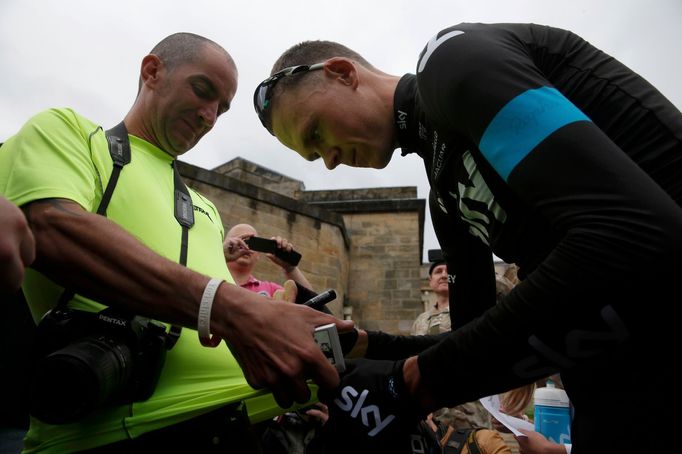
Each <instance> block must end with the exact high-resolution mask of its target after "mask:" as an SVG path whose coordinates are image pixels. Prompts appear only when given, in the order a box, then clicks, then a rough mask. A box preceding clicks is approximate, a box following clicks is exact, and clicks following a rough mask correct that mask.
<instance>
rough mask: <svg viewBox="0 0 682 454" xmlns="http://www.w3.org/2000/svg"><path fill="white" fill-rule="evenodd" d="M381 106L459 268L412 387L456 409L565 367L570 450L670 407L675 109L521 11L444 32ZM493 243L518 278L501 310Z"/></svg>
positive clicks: (678, 194) (680, 156) (677, 164)
mask: <svg viewBox="0 0 682 454" xmlns="http://www.w3.org/2000/svg"><path fill="white" fill-rule="evenodd" d="M634 32H637V33H640V32H643V31H642V30H633V33H634ZM633 39H636V37H634V36H633ZM394 101H395V106H394V109H395V113H394V114H395V124H396V128H397V131H398V138H399V142H400V146H401V148H402V150H403V154H407V153H412V152H415V153H418V154H419V155H420V156H421V157H422V158H423V160H424V163H425V167H426V171H427V175H428V178H429V182H430V186H431V195H430V203H431V213H432V218H433V222H434V227H435V229H436V234H437V236H438V239H439V242H440V243H441V247H442V248H443V250H444V254H445V257H446V261H447V265H448V270H449V272H450V273H451V274H453V275H455V276H456V280H455V283H454V284H453V285H452V286H451V289H450V290H451V291H450V304H451V309H450V310H451V316H452V318H453V332H452V333H450V335H449V336H447V338H446V339H445V340H444V341H442V342H439V343H438V344H436V345H434V346H432V347H430V348H428V349H426V350H425V351H423V352H422V353H421V354H420V355H419V366H420V371H421V375H422V380H423V382H424V383H426V384H427V385H428V386H429V387H430V389H432V390H437V391H434V392H435V393H436V394H438V395H439V396H440V399H441V402H439V403H448V404H456V403H461V402H465V401H469V400H472V399H474V398H478V397H482V396H484V395H489V394H492V393H495V392H499V391H502V390H506V389H509V388H511V387H513V386H516V385H521V384H524V383H528V382H531V381H533V380H535V379H538V378H541V377H544V376H547V375H549V374H550V373H553V372H556V371H560V372H561V374H562V378H563V381H564V383H565V385H566V388H567V391H568V392H569V396H570V398H571V400H572V403H573V404H574V406H575V409H576V412H575V419H574V426H573V430H574V433H573V437H574V443H575V444H574V448H577V449H578V451H576V452H580V449H584V450H585V451H586V452H593V451H595V452H596V448H597V447H608V448H609V451H608V452H621V451H618V449H620V448H619V445H618V443H616V444H613V443H614V442H615V440H614V438H615V437H616V434H619V436H620V437H621V438H624V437H623V434H624V433H627V431H628V430H636V429H638V428H640V427H641V426H640V425H639V424H640V422H641V418H642V413H643V412H647V413H648V414H654V413H655V414H656V416H655V418H662V417H663V416H662V415H663V414H666V413H665V412H666V411H667V410H666V409H667V407H664V405H673V406H677V405H679V403H680V398H679V397H674V402H671V401H670V398H669V396H668V400H667V402H666V403H665V404H664V403H662V402H661V401H660V400H659V399H660V398H662V394H661V393H662V392H663V391H662V390H664V389H666V385H665V381H666V380H671V381H672V379H673V376H672V367H671V365H670V360H672V359H673V358H676V357H679V353H678V352H677V350H678V348H677V347H679V346H680V345H681V343H680V342H679V340H677V338H676V336H675V334H674V333H675V331H674V327H675V326H674V324H673V318H672V317H671V314H670V311H671V306H672V305H674V304H677V302H678V301H679V298H675V300H674V301H673V300H671V299H670V297H668V296H667V294H668V293H669V292H672V291H674V289H675V284H676V282H675V279H676V276H677V275H678V274H679V268H680V266H679V263H680V258H681V257H682V209H680V204H681V202H682V114H680V112H679V110H677V109H676V108H675V107H674V106H673V105H672V104H671V103H670V102H669V101H668V100H667V99H666V98H665V97H664V96H663V95H662V94H661V93H659V92H658V91H657V90H656V89H655V88H654V87H652V86H651V85H650V84H649V83H647V82H646V81H645V80H644V79H643V78H641V77H640V76H638V75H637V74H635V73H634V72H632V71H631V70H630V69H628V68H627V67H625V66H624V65H623V64H621V63H619V62H618V61H617V60H615V59H614V58H612V57H610V56H609V55H607V54H605V53H603V52H602V51H600V50H598V49H596V48H595V47H593V46H592V45H590V44H589V43H588V42H586V41H584V40H583V39H581V38H580V37H578V36H576V35H575V34H573V33H571V32H568V31H565V30H560V29H556V28H551V27H546V26H539V25H532V24H459V25H456V26H454V27H451V28H448V29H445V30H443V31H441V32H440V33H438V34H437V35H436V36H435V37H434V38H433V39H432V40H431V41H430V42H429V43H428V44H427V46H426V48H425V49H424V51H423V52H422V54H421V56H420V59H419V61H418V65H417V71H416V75H411V74H408V75H405V76H404V77H403V78H402V79H401V80H400V82H399V84H398V87H397V89H396V93H395V99H394ZM491 253H494V254H495V255H497V256H498V257H500V258H502V259H503V260H505V261H506V262H509V263H516V264H517V265H519V267H520V275H521V277H522V282H521V283H520V284H519V285H518V286H516V287H515V288H514V290H513V291H512V292H511V294H510V295H509V296H508V297H507V298H506V299H505V301H504V302H503V303H501V304H497V305H494V274H493V272H494V271H493V263H492V254H491ZM671 328H673V329H671ZM621 393H624V394H621ZM605 408H608V409H609V412H610V415H611V416H610V419H609V421H605V419H606V418H604V420H602V419H600V413H599V412H600V409H602V410H603V409H605ZM633 411H634V414H633ZM614 412H615V413H617V414H618V415H617V416H616V417H615V419H613V414H614ZM652 418H653V417H652ZM645 419H646V417H645ZM655 420H658V419H649V422H651V421H655ZM652 424H653V423H652ZM644 427H646V424H645V425H644ZM635 446H636V445H632V444H629V445H627V444H623V446H622V447H623V448H624V449H625V448H626V447H629V448H630V449H633V448H634V447H635Z"/></svg>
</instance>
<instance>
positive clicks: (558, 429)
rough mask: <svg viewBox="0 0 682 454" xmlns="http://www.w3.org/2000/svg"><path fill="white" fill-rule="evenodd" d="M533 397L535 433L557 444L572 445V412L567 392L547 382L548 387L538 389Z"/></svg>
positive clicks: (551, 382) (550, 381)
mask: <svg viewBox="0 0 682 454" xmlns="http://www.w3.org/2000/svg"><path fill="white" fill-rule="evenodd" d="M533 397H534V403H535V431H536V432H540V433H541V434H542V435H544V436H545V438H547V439H548V440H550V441H553V442H555V443H560V444H565V443H570V442H571V410H570V407H569V401H568V395H566V391H564V390H563V389H559V388H557V387H556V386H555V385H554V382H553V381H552V380H547V386H546V387H544V388H538V389H536V390H535V394H534V396H533Z"/></svg>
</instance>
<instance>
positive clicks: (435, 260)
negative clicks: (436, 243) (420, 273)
mask: <svg viewBox="0 0 682 454" xmlns="http://www.w3.org/2000/svg"><path fill="white" fill-rule="evenodd" d="M429 262H431V266H430V267H429V276H431V273H433V269H434V268H435V267H437V266H438V265H440V264H442V263H445V259H444V258H443V251H441V250H440V249H429Z"/></svg>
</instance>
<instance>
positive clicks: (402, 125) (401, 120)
mask: <svg viewBox="0 0 682 454" xmlns="http://www.w3.org/2000/svg"><path fill="white" fill-rule="evenodd" d="M398 128H399V129H407V112H403V111H402V110H398Z"/></svg>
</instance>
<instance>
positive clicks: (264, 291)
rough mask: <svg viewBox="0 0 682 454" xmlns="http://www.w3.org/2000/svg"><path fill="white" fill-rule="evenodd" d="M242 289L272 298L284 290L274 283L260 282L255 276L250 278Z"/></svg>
mask: <svg viewBox="0 0 682 454" xmlns="http://www.w3.org/2000/svg"><path fill="white" fill-rule="evenodd" d="M241 287H242V288H245V289H246V290H250V291H252V292H255V293H258V294H260V295H264V296H269V297H270V298H272V295H274V293H275V291H277V290H279V289H283V288H284V287H282V286H281V285H279V284H276V283H274V282H270V281H259V280H258V279H256V278H255V277H254V276H253V275H251V276H249V278H248V279H247V281H246V282H244V283H243V284H242V285H241Z"/></svg>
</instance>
